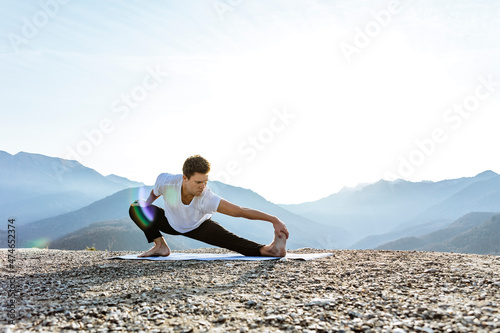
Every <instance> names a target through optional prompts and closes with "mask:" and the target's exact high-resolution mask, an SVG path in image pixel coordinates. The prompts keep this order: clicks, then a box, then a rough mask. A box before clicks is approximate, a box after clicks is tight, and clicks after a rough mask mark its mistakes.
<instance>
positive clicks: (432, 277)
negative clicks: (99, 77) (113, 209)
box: [0, 249, 500, 333]
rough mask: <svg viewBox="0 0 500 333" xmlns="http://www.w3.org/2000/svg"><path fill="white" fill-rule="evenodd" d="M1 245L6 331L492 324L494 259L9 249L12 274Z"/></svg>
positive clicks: (499, 268)
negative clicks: (194, 257) (263, 257)
mask: <svg viewBox="0 0 500 333" xmlns="http://www.w3.org/2000/svg"><path fill="white" fill-rule="evenodd" d="M195 251H198V252H212V253H214V252H215V253H222V252H224V250H221V249H203V250H195ZM0 252H1V253H2V269H1V276H2V280H1V288H2V293H1V302H2V311H1V312H2V318H1V319H2V326H1V327H2V331H4V332H48V331H51V332H110V331H123V332H207V331H210V332H278V331H289V332H394V333H396V332H397V333H403V332H426V333H427V332H500V311H499V301H500V257H497V256H481V255H470V254H456V253H434V252H415V251H413V252H404V251H373V250H329V251H326V250H312V249H301V250H297V251H291V252H300V253H307V252H332V253H333V254H334V255H333V256H331V257H327V258H322V259H317V260H313V261H292V260H279V261H252V262H244V261H208V262H206V261H177V262H171V261H146V260H145V261H136V260H106V259H105V258H107V257H111V256H118V255H125V254H131V253H137V252H107V251H87V250H86V251H61V250H47V249H16V251H15V261H14V264H15V268H14V270H13V271H12V272H11V271H10V270H7V269H6V266H7V264H8V261H7V250H1V251H0ZM180 252H182V251H180ZM189 252H194V251H193V250H191V251H189ZM7 278H12V280H8V279H7ZM9 281H13V282H14V283H15V286H16V290H17V293H16V295H15V301H16V303H15V306H14V307H13V308H12V309H13V311H14V312H15V314H16V316H17V318H16V319H15V324H13V325H12V324H11V325H8V322H7V317H6V316H7V315H6V314H7V313H8V310H12V309H7V308H6V304H7V302H8V301H9V299H10V298H9V297H8V292H7V291H8V290H9V289H10V290H11V291H12V286H11V285H10V284H9Z"/></svg>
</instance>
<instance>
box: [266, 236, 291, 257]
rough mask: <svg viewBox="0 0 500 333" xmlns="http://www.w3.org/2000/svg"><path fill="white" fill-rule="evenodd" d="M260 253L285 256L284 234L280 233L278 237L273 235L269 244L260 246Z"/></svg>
mask: <svg viewBox="0 0 500 333" xmlns="http://www.w3.org/2000/svg"><path fill="white" fill-rule="evenodd" d="M260 254H262V255H263V256H266V257H284V256H286V235H285V234H284V233H280V236H279V237H277V236H276V235H275V236H274V240H273V242H272V243H271V244H269V245H264V246H263V247H261V249H260Z"/></svg>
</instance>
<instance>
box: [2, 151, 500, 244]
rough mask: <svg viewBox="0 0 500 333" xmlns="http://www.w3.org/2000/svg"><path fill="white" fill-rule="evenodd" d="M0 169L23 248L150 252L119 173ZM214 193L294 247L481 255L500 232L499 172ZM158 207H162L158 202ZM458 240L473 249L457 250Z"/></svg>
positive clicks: (252, 225) (69, 166)
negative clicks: (285, 201)
mask: <svg viewBox="0 0 500 333" xmlns="http://www.w3.org/2000/svg"><path fill="white" fill-rule="evenodd" d="M0 167H1V169H0V170H1V171H0V189H1V192H0V193H1V195H2V199H3V200H2V204H1V205H0V215H1V216H2V218H4V220H6V219H7V218H9V217H13V216H14V217H16V223H17V238H18V246H21V247H22V246H24V247H31V246H39V247H47V246H48V247H51V248H52V247H53V248H61V249H81V248H82V247H83V248H85V246H93V245H94V244H95V246H96V248H99V249H113V250H116V249H123V250H126V249H129V250H138V251H142V250H144V249H147V248H149V246H150V245H148V244H147V243H146V240H145V237H144V235H143V233H142V232H141V231H140V230H139V229H138V228H137V227H136V226H135V224H134V223H133V222H132V221H131V220H130V218H129V217H128V207H129V205H130V203H131V202H133V201H134V200H135V199H138V198H146V197H147V196H148V194H149V192H150V190H151V187H150V186H145V185H144V184H143V183H140V182H134V181H131V180H128V179H126V178H123V177H119V176H116V175H109V176H103V175H101V174H99V173H98V172H96V171H95V170H92V169H90V168H87V167H85V166H83V165H81V164H80V163H78V162H76V161H70V160H63V159H59V158H53V157H47V156H43V155H39V154H29V153H18V154H16V155H10V154H8V153H6V152H1V151H0ZM209 187H210V188H211V189H212V191H214V192H215V193H217V194H219V195H220V196H221V197H223V198H225V199H227V200H229V201H231V202H234V203H235V204H238V205H241V206H245V207H251V208H255V209H259V210H262V211H265V212H267V213H269V214H272V215H276V216H278V217H279V218H280V219H282V220H283V221H285V222H286V223H287V226H288V228H289V230H290V239H289V241H288V247H289V248H290V249H296V248H300V247H314V248H327V249H345V248H353V249H368V248H380V249H382V248H384V249H406V248H407V249H442V250H443V251H448V250H449V251H453V250H450V249H455V251H456V249H462V250H463V251H471V249H475V251H479V247H478V246H475V245H473V244H474V243H475V242H477V241H478V240H480V239H481V240H484V242H486V239H489V238H488V237H486V238H484V237H483V236H487V235H483V236H481V233H486V234H494V232H495V230H496V229H495V228H496V223H497V222H496V221H497V219H496V218H495V216H496V214H495V213H498V212H500V176H499V175H498V174H496V173H494V172H492V171H485V172H482V173H480V174H478V175H476V176H474V177H464V178H459V179H450V180H443V181H439V182H429V181H426V182H409V181H405V180H396V181H385V180H380V181H378V182H376V183H373V184H362V185H359V186H357V187H355V188H344V189H343V190H341V191H340V192H338V193H334V194H332V195H330V196H328V197H326V198H323V199H320V200H317V201H314V202H307V203H302V204H298V205H276V204H274V203H272V202H269V201H267V200H265V199H264V198H263V197H262V196H260V195H258V194H257V193H255V192H253V191H251V190H249V189H244V188H240V187H235V186H231V185H228V184H224V183H221V182H209ZM155 204H157V205H159V206H161V205H162V202H161V199H159V200H157V202H155ZM472 212H473V214H472V215H469V213H472ZM483 212H484V213H483ZM213 219H214V220H216V221H218V222H219V223H221V224H222V225H224V226H225V227H226V228H228V229H229V230H231V231H233V232H234V233H236V234H238V235H241V236H243V237H247V238H250V239H253V240H255V241H258V242H261V243H268V242H270V241H271V240H272V237H273V230H272V226H271V224H269V223H266V222H262V221H249V220H245V219H237V218H232V217H228V216H225V215H222V214H215V215H214V217H213ZM471 221H473V223H472V222H471ZM4 232H5V231H1V230H0V233H4ZM439 237H441V238H439ZM457 237H458V238H457ZM460 237H462V238H460ZM166 238H167V240H168V242H169V244H171V247H172V248H173V249H186V248H193V247H200V246H207V245H205V244H201V243H199V242H196V241H192V240H190V239H187V238H184V237H180V236H168V235H167V236H166ZM5 239H6V237H3V238H2V240H0V247H1V246H5V244H3V243H4V240H5ZM457 239H460V240H461V241H462V242H463V241H466V242H468V243H467V244H460V245H461V246H460V247H457V246H455V247H454V246H453V244H454V242H456V241H457ZM430 240H433V241H430ZM484 242H483V243H484ZM488 242H490V243H493V244H490V245H489V246H487V247H485V248H484V249H481V251H482V252H485V251H486V252H487V253H495V251H496V250H495V248H496V247H495V246H496V245H495V240H491V241H490V240H488ZM445 243H446V244H445ZM84 245H85V246H84ZM410 245H411V246H410ZM445 245H446V246H445ZM439 246H441V247H439ZM488 251H489V252H488Z"/></svg>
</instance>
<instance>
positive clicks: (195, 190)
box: [183, 172, 208, 196]
mask: <svg viewBox="0 0 500 333" xmlns="http://www.w3.org/2000/svg"><path fill="white" fill-rule="evenodd" d="M183 179H184V181H185V182H186V186H187V190H188V192H189V194H191V195H194V196H198V195H201V192H203V190H204V189H205V187H206V186H207V182H208V174H202V173H198V172H195V173H194V175H192V176H191V178H189V179H187V177H186V176H184V175H183Z"/></svg>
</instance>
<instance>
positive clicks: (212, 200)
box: [153, 173, 221, 233]
mask: <svg viewBox="0 0 500 333" xmlns="http://www.w3.org/2000/svg"><path fill="white" fill-rule="evenodd" d="M181 188H182V174H180V175H173V174H170V173H162V174H160V175H159V176H158V178H157V179H156V183H155V187H154V189H153V193H154V194H155V195H158V196H160V195H163V201H164V203H165V216H166V217H167V220H168V223H170V225H171V226H172V228H174V230H176V231H178V232H180V233H185V232H188V231H191V230H193V229H196V228H197V227H199V226H200V224H202V223H203V222H205V221H206V220H208V219H209V218H210V217H212V214H213V213H215V212H217V208H218V207H219V203H220V200H221V197H219V196H218V195H217V194H214V193H213V192H212V191H211V190H210V189H209V188H208V186H207V187H205V189H204V190H203V192H202V193H201V195H199V196H195V197H194V198H193V200H192V201H191V203H190V204H189V205H185V204H183V203H182V198H181Z"/></svg>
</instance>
